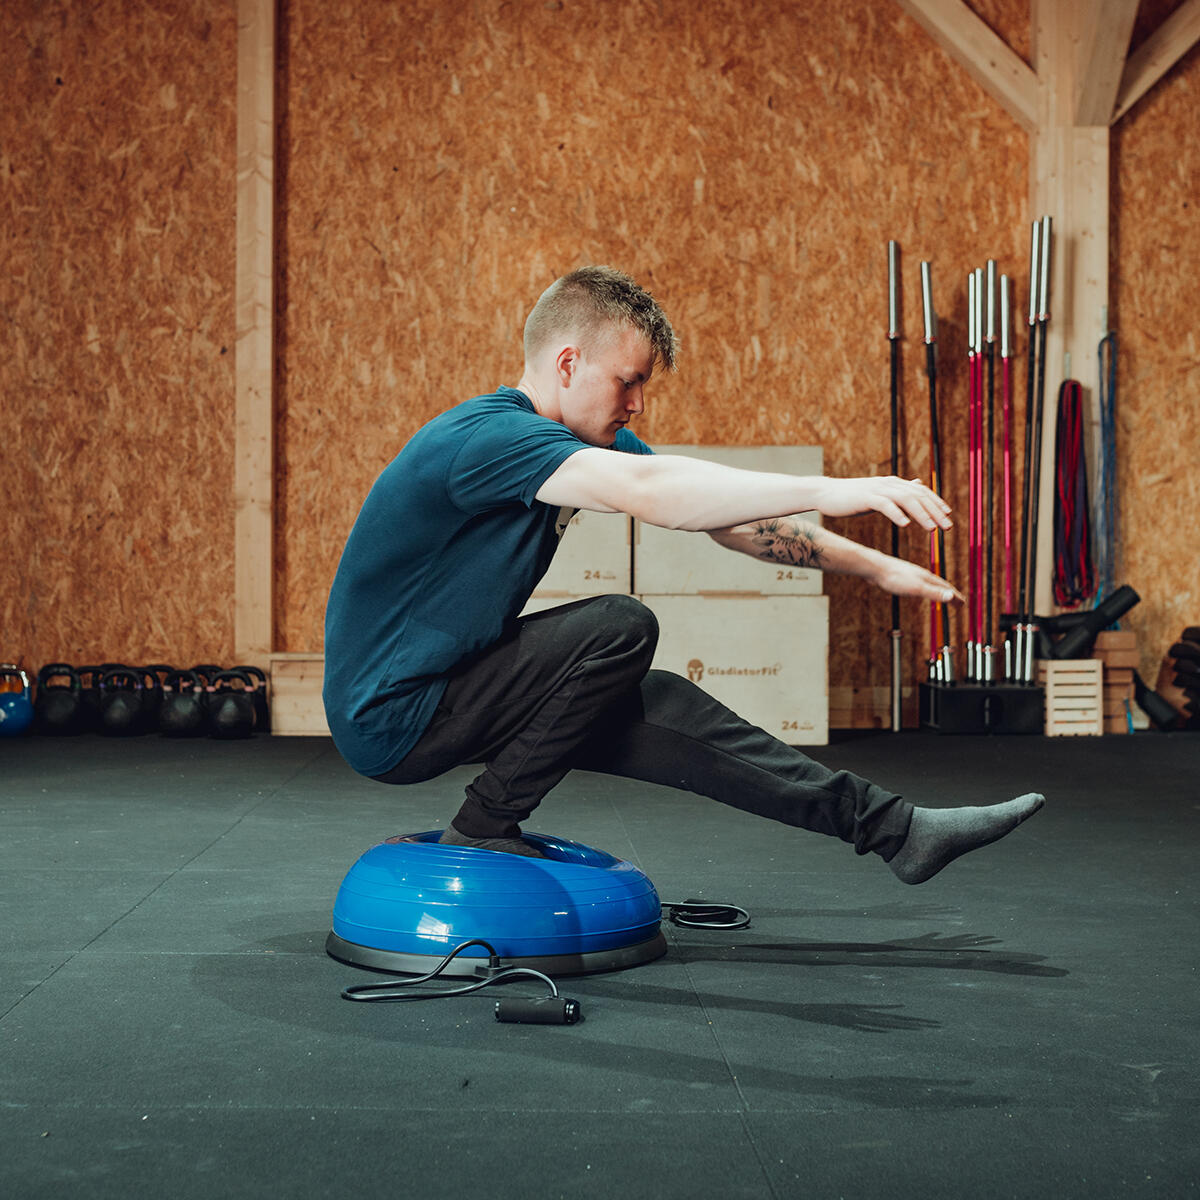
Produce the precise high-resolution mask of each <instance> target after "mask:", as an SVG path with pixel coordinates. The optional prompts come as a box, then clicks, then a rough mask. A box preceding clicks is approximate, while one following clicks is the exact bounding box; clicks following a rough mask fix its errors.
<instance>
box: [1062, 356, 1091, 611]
mask: <svg viewBox="0 0 1200 1200" xmlns="http://www.w3.org/2000/svg"><path fill="white" fill-rule="evenodd" d="M1054 474H1055V482H1054V600H1055V603H1056V604H1058V606H1059V607H1060V608H1076V607H1077V606H1078V605H1080V604H1082V603H1083V601H1084V600H1086V599H1088V598H1089V597H1090V596H1091V595H1092V593H1093V592H1094V591H1095V576H1094V574H1093V571H1092V548H1091V537H1090V521H1089V519H1088V495H1087V462H1086V460H1085V458H1084V453H1083V388H1082V387H1081V385H1080V384H1079V383H1078V382H1077V381H1076V380H1074V379H1064V380H1063V383H1062V386H1061V387H1060V388H1059V390H1058V430H1057V433H1056V436H1055V472H1054Z"/></svg>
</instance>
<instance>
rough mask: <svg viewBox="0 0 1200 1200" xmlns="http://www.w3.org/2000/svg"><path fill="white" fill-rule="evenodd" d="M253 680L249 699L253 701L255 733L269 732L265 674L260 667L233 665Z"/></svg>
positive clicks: (269, 717)
mask: <svg viewBox="0 0 1200 1200" xmlns="http://www.w3.org/2000/svg"><path fill="white" fill-rule="evenodd" d="M233 669H234V670H235V671H243V672H245V674H247V675H249V676H250V677H251V679H252V680H253V684H252V686H251V689H250V699H251V700H253V701H254V729H255V732H256V733H270V732H271V709H270V708H269V706H268V705H267V675H266V672H265V671H264V670H263V669H262V667H234V668H233Z"/></svg>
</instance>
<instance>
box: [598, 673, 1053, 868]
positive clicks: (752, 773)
mask: <svg viewBox="0 0 1200 1200" xmlns="http://www.w3.org/2000/svg"><path fill="white" fill-rule="evenodd" d="M574 765H575V766H577V767H580V768H583V769H584V770H591V771H601V772H604V773H606V774H610V775H621V776H625V777H627V778H632V779H642V780H646V781H648V782H651V783H659V784H664V785H666V786H667V787H674V788H681V789H683V790H685V791H689V792H697V793H699V794H700V795H704V796H710V797H712V798H713V799H714V800H719V801H721V802H722V803H724V804H729V805H731V806H733V807H734V808H740V809H743V810H745V811H747V812H753V813H757V814H758V815H759V816H763V817H769V818H771V819H773V820H776V821H782V822H783V823H784V824H787V825H795V826H798V827H800V828H802V829H812V830H816V831H817V832H820V833H827V834H831V835H832V836H834V837H838V838H841V839H842V840H843V841H845V842H849V843H851V844H852V845H853V846H854V848H855V850H856V851H857V852H858V853H859V854H866V853H868V852H874V853H876V854H878V855H879V856H880V857H881V858H882V859H883V860H884V861H885V862H887V863H888V864H889V866H890V867H891V868H892V871H893V872H894V873H895V874H896V876H897V877H898V878H900V879H902V880H903V881H904V882H905V883H923V882H924V881H925V880H927V879H930V878H931V877H932V876H933V875H935V874H937V872H938V871H940V870H941V869H942V868H943V867H944V866H946V865H947V864H948V863H950V862H952V861H953V860H954V859H955V858H957V857H958V856H959V855H961V854H965V853H966V852H967V851H968V850H974V849H977V848H979V847H980V846H985V845H987V844H989V843H990V842H994V841H997V840H998V839H999V838H1001V837H1003V836H1004V835H1005V834H1007V833H1009V832H1011V831H1012V830H1013V829H1015V828H1016V827H1017V825H1019V824H1020V823H1021V822H1022V821H1024V820H1025V819H1026V818H1028V817H1030V816H1032V815H1033V814H1034V813H1035V812H1037V810H1038V809H1039V808H1040V807H1041V806H1042V803H1043V799H1042V797H1041V796H1039V795H1035V794H1031V795H1028V796H1021V797H1018V798H1017V799H1015V800H1010V801H1008V802H1007V803H1005V804H997V805H992V806H990V807H986V808H951V809H931V808H915V807H914V806H913V805H911V804H909V803H908V802H907V801H905V800H902V799H901V798H900V797H899V796H898V795H896V794H895V793H894V792H889V791H886V790H885V789H883V788H880V787H877V786H876V785H875V784H873V783H869V782H868V781H867V780H865V779H860V778H859V777H858V776H856V775H852V774H850V773H849V772H848V771H831V770H829V769H828V768H827V767H824V766H822V765H821V764H820V763H817V762H815V761H814V760H813V759H811V758H809V757H808V756H807V755H805V754H803V753H801V752H800V751H799V750H796V749H795V748H794V747H792V746H789V745H787V744H786V743H784V742H781V741H779V740H778V739H777V738H774V737H772V736H771V735H770V734H769V733H767V732H766V731H765V730H762V729H759V728H758V727H757V726H754V725H751V724H750V723H749V722H747V721H744V720H743V719H742V718H741V717H739V716H738V715H737V714H736V713H734V712H732V711H731V710H730V709H728V708H726V707H725V706H724V705H723V704H721V703H720V702H719V701H717V700H715V699H713V697H711V696H710V695H708V693H707V692H704V691H702V690H701V689H700V688H698V687H696V685H695V684H693V683H690V682H689V681H688V680H686V679H684V678H682V677H681V676H678V675H673V674H670V673H669V672H666V671H651V672H650V673H649V674H648V675H647V676H646V678H645V680H644V681H643V683H642V685H641V687H640V689H639V694H638V695H637V696H636V697H628V698H626V699H625V700H624V701H623V702H621V703H619V704H618V705H616V706H615V707H614V708H612V709H610V710H609V711H608V712H607V713H605V714H604V716H603V719H602V720H601V721H600V722H599V723H598V725H597V729H596V733H595V734H594V735H593V736H592V738H590V739H589V740H588V741H587V742H585V743H584V744H583V745H582V746H581V747H580V749H579V752H578V754H577V755H576V756H575V760H574Z"/></svg>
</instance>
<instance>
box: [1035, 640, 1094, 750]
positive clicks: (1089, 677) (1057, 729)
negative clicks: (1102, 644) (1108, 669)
mask: <svg viewBox="0 0 1200 1200" xmlns="http://www.w3.org/2000/svg"><path fill="white" fill-rule="evenodd" d="M1038 683H1040V684H1041V685H1042V687H1043V688H1044V689H1045V692H1046V728H1045V733H1046V736H1047V737H1098V736H1100V735H1101V734H1102V733H1103V732H1104V664H1103V663H1102V662H1101V661H1100V660H1099V659H1096V658H1080V659H1067V660H1066V661H1063V662H1053V661H1039V662H1038Z"/></svg>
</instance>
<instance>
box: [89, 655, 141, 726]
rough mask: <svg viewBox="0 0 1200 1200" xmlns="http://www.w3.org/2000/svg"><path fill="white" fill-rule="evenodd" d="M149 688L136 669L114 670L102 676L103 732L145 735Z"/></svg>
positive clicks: (120, 668)
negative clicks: (147, 691)
mask: <svg viewBox="0 0 1200 1200" xmlns="http://www.w3.org/2000/svg"><path fill="white" fill-rule="evenodd" d="M145 713H146V700H145V687H144V685H143V683H142V676H141V672H140V671H137V670H135V669H134V668H133V667H113V668H112V669H111V670H108V671H105V672H104V674H103V675H101V676H100V732H101V733H102V734H104V735H105V736H106V737H132V736H133V735H134V734H138V733H143V732H145V719H146V718H145Z"/></svg>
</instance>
